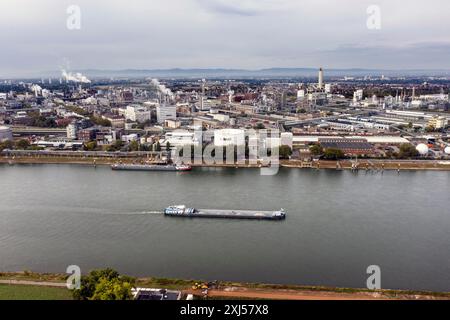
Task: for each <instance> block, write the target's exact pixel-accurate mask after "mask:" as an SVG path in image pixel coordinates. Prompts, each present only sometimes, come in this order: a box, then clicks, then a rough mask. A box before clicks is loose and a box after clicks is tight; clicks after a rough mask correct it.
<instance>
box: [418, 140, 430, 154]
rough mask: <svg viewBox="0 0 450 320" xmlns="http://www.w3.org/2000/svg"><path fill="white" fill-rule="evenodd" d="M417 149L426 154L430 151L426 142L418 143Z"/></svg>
mask: <svg viewBox="0 0 450 320" xmlns="http://www.w3.org/2000/svg"><path fill="white" fill-rule="evenodd" d="M416 150H417V151H418V152H419V154H421V155H422V156H424V155H426V154H427V153H428V146H427V145H426V144H424V143H421V144H419V145H417V147H416Z"/></svg>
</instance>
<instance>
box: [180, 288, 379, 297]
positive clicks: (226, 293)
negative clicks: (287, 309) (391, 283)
mask: <svg viewBox="0 0 450 320" xmlns="http://www.w3.org/2000/svg"><path fill="white" fill-rule="evenodd" d="M185 293H186V294H194V295H199V293H200V291H194V290H187V291H185ZM208 296H209V297H226V298H227V297H229V298H248V299H268V300H380V299H387V298H386V297H383V296H381V295H380V294H378V293H335V292H314V291H294V290H270V291H269V290H252V289H237V290H230V289H228V290H227V289H225V290H210V291H209V292H208Z"/></svg>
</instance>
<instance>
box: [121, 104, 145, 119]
mask: <svg viewBox="0 0 450 320" xmlns="http://www.w3.org/2000/svg"><path fill="white" fill-rule="evenodd" d="M125 118H126V119H127V120H131V121H133V122H138V123H144V122H146V121H149V120H150V119H151V111H150V110H149V109H148V108H147V107H144V106H140V105H130V106H127V109H126V110H125Z"/></svg>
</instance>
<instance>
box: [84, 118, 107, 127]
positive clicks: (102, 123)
mask: <svg viewBox="0 0 450 320" xmlns="http://www.w3.org/2000/svg"><path fill="white" fill-rule="evenodd" d="M89 120H91V121H92V123H94V124H96V125H99V126H103V127H111V121H109V120H108V119H103V118H102V117H95V116H91V117H90V118H89Z"/></svg>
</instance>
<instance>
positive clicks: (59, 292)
mask: <svg viewBox="0 0 450 320" xmlns="http://www.w3.org/2000/svg"><path fill="white" fill-rule="evenodd" d="M71 299H72V294H71V293H70V291H69V290H67V289H65V288H54V287H45V286H28V285H10V284H0V300H71Z"/></svg>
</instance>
